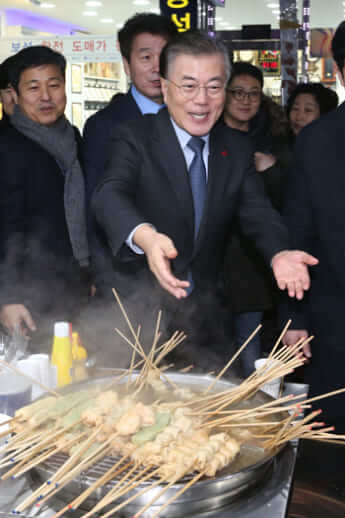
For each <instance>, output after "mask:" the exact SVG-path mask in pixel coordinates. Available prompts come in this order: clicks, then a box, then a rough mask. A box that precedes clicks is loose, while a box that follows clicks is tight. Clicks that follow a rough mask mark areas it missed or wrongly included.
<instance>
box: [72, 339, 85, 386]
mask: <svg viewBox="0 0 345 518" xmlns="http://www.w3.org/2000/svg"><path fill="white" fill-rule="evenodd" d="M72 358H73V371H74V375H73V378H74V381H83V380H85V379H86V378H87V377H88V375H87V369H86V360H87V351H86V349H85V347H83V346H82V345H81V340H80V336H79V333H73V334H72Z"/></svg>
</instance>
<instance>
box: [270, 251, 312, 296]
mask: <svg viewBox="0 0 345 518" xmlns="http://www.w3.org/2000/svg"><path fill="white" fill-rule="evenodd" d="M318 262H319V261H318V259H316V257H313V256H312V255H310V254H307V253H306V252H302V251H300V250H283V251H282V252H279V253H278V254H276V255H275V256H274V257H273V259H272V269H273V274H274V277H275V279H276V281H277V284H278V286H279V288H280V289H281V290H285V289H287V291H288V294H289V296H290V297H296V298H297V299H298V300H301V299H303V295H304V291H306V290H308V289H309V287H310V277H309V272H308V266H314V265H316V264H318Z"/></svg>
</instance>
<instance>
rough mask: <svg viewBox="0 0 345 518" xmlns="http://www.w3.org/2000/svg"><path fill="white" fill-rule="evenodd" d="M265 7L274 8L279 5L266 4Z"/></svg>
mask: <svg viewBox="0 0 345 518" xmlns="http://www.w3.org/2000/svg"><path fill="white" fill-rule="evenodd" d="M266 5H267V7H269V8H270V9H275V8H276V7H279V4H266Z"/></svg>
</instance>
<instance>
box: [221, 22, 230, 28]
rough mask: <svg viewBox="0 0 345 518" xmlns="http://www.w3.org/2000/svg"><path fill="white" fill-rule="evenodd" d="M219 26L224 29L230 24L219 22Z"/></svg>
mask: <svg viewBox="0 0 345 518" xmlns="http://www.w3.org/2000/svg"><path fill="white" fill-rule="evenodd" d="M219 25H221V26H222V27H225V25H229V24H228V22H219Z"/></svg>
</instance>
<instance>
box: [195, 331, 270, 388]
mask: <svg viewBox="0 0 345 518" xmlns="http://www.w3.org/2000/svg"><path fill="white" fill-rule="evenodd" d="M261 328H262V325H261V324H260V325H258V327H257V328H256V329H255V330H254V331H253V332H252V334H251V335H250V336H249V337H248V338H247V340H246V341H245V342H244V343H243V344H242V345H241V347H240V348H239V349H238V351H237V352H236V353H235V354H234V355H233V356H232V357H231V358H230V360H229V361H228V363H227V364H226V365H225V367H224V368H223V369H222V370H221V371H220V373H219V374H218V376H217V377H216V378H215V380H214V381H213V382H212V383H211V384H210V385H209V387H208V388H207V389H206V390H205V392H204V394H205V396H206V395H207V394H208V393H209V392H211V390H212V389H213V387H214V386H215V385H216V383H217V382H218V381H219V380H220V378H221V377H222V376H223V375H224V374H225V372H226V371H227V370H228V369H229V368H230V367H231V365H232V364H233V363H234V361H235V360H236V359H237V358H238V356H239V355H240V354H241V352H242V351H243V349H244V348H245V347H247V345H248V344H249V342H250V341H251V340H252V338H254V336H255V335H256V334H257V333H258V332H259V331H260V329H261Z"/></svg>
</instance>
